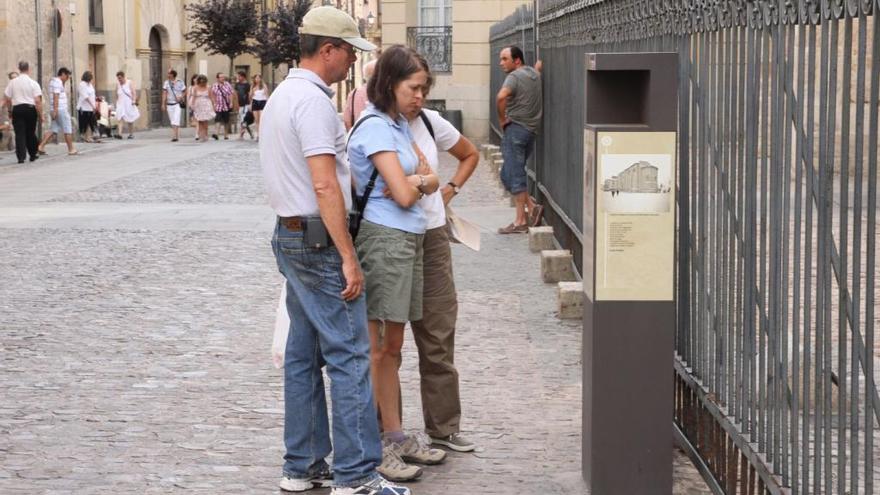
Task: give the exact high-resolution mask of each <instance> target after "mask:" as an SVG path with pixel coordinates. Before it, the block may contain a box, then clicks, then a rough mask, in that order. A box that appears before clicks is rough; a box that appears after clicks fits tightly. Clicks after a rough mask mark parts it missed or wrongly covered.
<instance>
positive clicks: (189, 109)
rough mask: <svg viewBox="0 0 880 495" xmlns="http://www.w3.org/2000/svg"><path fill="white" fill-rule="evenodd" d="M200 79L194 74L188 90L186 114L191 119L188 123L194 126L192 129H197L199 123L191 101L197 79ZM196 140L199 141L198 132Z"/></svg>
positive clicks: (190, 79)
mask: <svg viewBox="0 0 880 495" xmlns="http://www.w3.org/2000/svg"><path fill="white" fill-rule="evenodd" d="M198 77H199V75H198V74H193V75H192V77H190V78H189V87H187V88H186V101H187V104H186V114H187V116H188V117H189V120H187V122H188V123H189V125H190V126H192V127H196V126H197V125H198V123H197V122H196V119H195V117H194V116H193V107H192V105H190V104H189V101H190V99H191V98H190V97H191V96H192V90H193V88H195V87H196V79H197V78H198ZM195 139H196V141H198V140H199V134H198V132H196V138H195Z"/></svg>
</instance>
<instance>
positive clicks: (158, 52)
mask: <svg viewBox="0 0 880 495" xmlns="http://www.w3.org/2000/svg"><path fill="white" fill-rule="evenodd" d="M163 65H164V64H162V37H161V36H160V34H159V30H158V29H156V27H155V26H154V27H153V29H151V30H150V126H152V127H158V126H161V125H162V123H163V122H162V121H163V118H164V112H162V103H163V102H162V81H163V77H162V75H163V74H162V66H163Z"/></svg>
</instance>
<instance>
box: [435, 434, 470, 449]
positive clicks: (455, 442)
mask: <svg viewBox="0 0 880 495" xmlns="http://www.w3.org/2000/svg"><path fill="white" fill-rule="evenodd" d="M431 443H432V444H434V445H441V446H443V447H446V448H448V449H452V450H454V451H456V452H473V450H474V449H475V448H477V446H476V445H474V442H471V441H470V440H468V439H467V438H465V437H463V436H461V434H459V433H453V434H452V435H449V436H448V437H442V438H441V437H431Z"/></svg>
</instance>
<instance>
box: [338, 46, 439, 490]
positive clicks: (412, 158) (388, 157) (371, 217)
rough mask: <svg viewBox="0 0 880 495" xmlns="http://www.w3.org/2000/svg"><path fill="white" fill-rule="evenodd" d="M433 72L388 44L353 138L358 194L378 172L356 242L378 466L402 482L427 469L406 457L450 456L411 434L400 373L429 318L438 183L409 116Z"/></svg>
mask: <svg viewBox="0 0 880 495" xmlns="http://www.w3.org/2000/svg"><path fill="white" fill-rule="evenodd" d="M429 78H430V71H429V70H428V65H427V62H425V60H424V58H422V57H421V56H420V55H419V54H418V53H417V52H416V51H415V50H412V49H411V48H406V47H403V46H400V45H395V46H392V47H391V48H389V49H387V50H386V51H385V52H384V53H383V54H382V56H381V57H380V58H379V60H378V62H377V64H376V70H375V72H374V74H373V77H372V78H371V79H370V82H369V84H368V85H367V98H368V99H369V100H370V102H371V105H370V106H368V107H367V109H366V110H364V112H363V113H362V114H361V117H360V120H359V121H358V122H357V124H355V127H354V130H353V131H352V134H351V137H350V140H349V144H348V159H349V163H350V164H351V170H352V175H353V176H354V179H355V183H356V184H357V192H358V195H363V194H364V190H365V188H366V186H367V183H368V182H369V181H370V178H371V176H372V174H373V172H374V171H376V170H377V171H378V173H377V175H376V182H375V187H374V189H373V191H372V193H371V194H370V197H369V199H368V201H367V206H366V208H365V210H364V220H363V223H362V224H361V230H360V233H359V234H358V237H357V239H356V240H355V247H356V248H357V251H358V257H359V259H360V262H361V267H362V268H363V270H364V279H365V281H366V294H367V318H368V320H369V327H370V343H371V357H372V366H371V375H372V381H373V391H374V394H375V396H376V401H377V403H378V406H379V413H380V415H381V419H382V424H381V426H382V431H383V449H382V452H383V455H382V465H381V466H380V467H379V469H378V470H379V472H380V473H382V475H383V476H385V477H386V478H389V479H392V480H397V481H406V480H409V479H414V478H416V477H418V476H419V475H420V474H421V470H420V469H419V468H417V467H415V466H409V465H407V464H405V463H404V462H403V461H411V462H419V463H422V464H437V463H439V462H442V461H443V460H444V458H445V456H446V454H445V452H443V451H442V450H439V449H431V448H429V447H428V446H427V445H425V444H424V443H423V442H420V441H418V439H417V438H416V437H407V436H406V435H405V434H404V433H403V428H402V425H401V419H400V413H399V408H400V395H399V392H400V378H399V376H398V371H397V368H398V363H399V361H400V351H401V348H402V347H403V329H404V325H405V324H406V322H407V321H416V320H420V319H421V318H422V285H423V275H422V240H423V238H424V234H425V230H426V227H427V219H426V217H425V212H424V211H423V210H422V208H421V207H420V206H419V205H418V204H417V202H418V200H419V198H421V196H422V195H424V194H431V193H433V192H434V191H436V190H437V188H438V178H437V175H436V174H435V173H434V171H433V170H431V168H430V166H428V164H427V161H426V160H425V158H424V156H423V155H422V154H421V152H420V151H419V150H418V148H417V147H416V145H415V143H414V142H413V137H412V134H411V133H410V130H409V125H408V123H407V120H406V117H405V116H404V115H405V114H407V113H409V112H410V111H412V110H413V109H414V108H417V107H419V106H420V105H421V104H422V100H423V98H424V95H425V93H426V92H427V89H428V86H429V80H430V79H429Z"/></svg>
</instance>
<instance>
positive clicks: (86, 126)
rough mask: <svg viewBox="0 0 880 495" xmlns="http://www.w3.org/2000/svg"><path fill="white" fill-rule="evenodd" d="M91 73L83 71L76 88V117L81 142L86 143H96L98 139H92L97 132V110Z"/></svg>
mask: <svg viewBox="0 0 880 495" xmlns="http://www.w3.org/2000/svg"><path fill="white" fill-rule="evenodd" d="M92 79H94V77H93V76H92V73H91V72H89V71H85V72H83V74H82V78H81V79H80V81H79V85H78V86H77V88H76V117H77V119H76V120H77V124H78V128H77V130H78V131H79V137H80V140H81V141H85V142H86V143H94V142H97V141H98V139H97V138H95V139H92V136H93V135H94V133H96V132H97V130H98V129H97V126H98V119H97V117H96V111H97V109H98V102H97V96H96V94H95V86H93V85H92Z"/></svg>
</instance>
